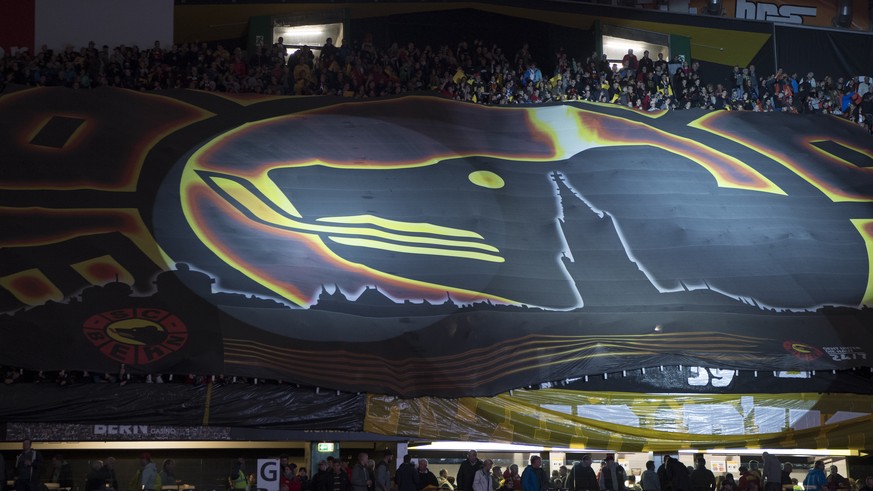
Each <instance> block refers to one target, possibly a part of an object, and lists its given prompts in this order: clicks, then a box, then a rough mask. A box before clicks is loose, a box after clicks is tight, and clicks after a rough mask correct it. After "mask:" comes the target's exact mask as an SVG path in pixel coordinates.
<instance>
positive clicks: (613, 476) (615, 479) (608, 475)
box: [600, 50, 632, 491]
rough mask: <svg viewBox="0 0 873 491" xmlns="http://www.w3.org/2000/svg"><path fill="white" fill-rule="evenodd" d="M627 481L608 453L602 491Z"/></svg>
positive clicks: (619, 489) (620, 488)
mask: <svg viewBox="0 0 873 491" xmlns="http://www.w3.org/2000/svg"><path fill="white" fill-rule="evenodd" d="M630 51H632V50H630ZM625 481H627V474H626V473H625V471H624V467H622V466H620V465H618V464H616V463H615V454H611V453H610V454H606V467H604V468H603V469H601V471H600V489H601V491H625Z"/></svg>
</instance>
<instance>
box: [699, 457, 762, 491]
mask: <svg viewBox="0 0 873 491" xmlns="http://www.w3.org/2000/svg"><path fill="white" fill-rule="evenodd" d="M691 490H692V491H715V475H714V474H713V473H712V471H711V470H709V469H707V468H706V460H705V459H704V458H703V457H700V458H698V459H697V467H695V468H694V470H693V471H691ZM777 491H778V490H777Z"/></svg>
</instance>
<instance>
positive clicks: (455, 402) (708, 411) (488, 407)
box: [364, 381, 873, 452]
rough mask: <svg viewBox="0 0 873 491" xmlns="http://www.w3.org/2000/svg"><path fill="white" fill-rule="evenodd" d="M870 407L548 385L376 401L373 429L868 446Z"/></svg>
mask: <svg viewBox="0 0 873 491" xmlns="http://www.w3.org/2000/svg"><path fill="white" fill-rule="evenodd" d="M620 383H621V382H620V381H617V382H616V385H618V386H620ZM871 407H873V398H871V397H870V396H866V395H865V396H851V395H845V394H841V395H816V394H782V395H778V396H777V395H760V394H758V395H754V394H745V395H708V396H705V395H700V394H697V395H693V396H683V395H678V394H670V395H652V394H631V393H620V392H596V393H594V392H581V391H580V392H575V391H564V390H555V389H545V390H539V391H526V390H519V391H514V392H513V393H512V394H511V395H510V394H504V395H499V396H496V397H490V398H484V397H482V398H460V399H439V398H433V397H421V398H416V399H399V398H396V397H391V396H379V395H370V396H369V397H368V398H367V418H366V421H365V425H364V428H365V430H367V431H371V432H376V433H384V434H389V435H398V436H408V437H414V438H421V439H425V440H435V441H438V440H465V441H496V442H515V443H521V444H534V445H543V446H555V447H562V448H576V449H580V450H581V449H609V450H613V451H619V452H641V451H643V452H645V451H671V452H672V451H676V450H682V449H699V450H703V449H713V448H848V449H866V448H869V444H870V441H871V439H873V424H871V423H873V415H871V412H870V408H871ZM821 421H824V422H825V423H824V424H822V423H821Z"/></svg>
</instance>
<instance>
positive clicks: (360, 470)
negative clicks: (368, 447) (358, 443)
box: [351, 452, 373, 491]
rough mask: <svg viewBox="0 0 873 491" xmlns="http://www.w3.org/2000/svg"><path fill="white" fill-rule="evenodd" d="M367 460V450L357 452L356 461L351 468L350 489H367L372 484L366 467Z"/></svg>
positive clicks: (356, 490)
mask: <svg viewBox="0 0 873 491" xmlns="http://www.w3.org/2000/svg"><path fill="white" fill-rule="evenodd" d="M368 460H370V456H369V455H367V452H360V453H359V454H358V461H357V462H356V463H355V466H354V467H353V468H352V479H351V482H352V491H368V488H369V487H370V486H372V485H373V479H372V478H371V477H370V470H369V469H368V468H367V461H368Z"/></svg>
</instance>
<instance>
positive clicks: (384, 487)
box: [376, 450, 394, 491]
mask: <svg viewBox="0 0 873 491" xmlns="http://www.w3.org/2000/svg"><path fill="white" fill-rule="evenodd" d="M393 461H394V454H393V453H392V452H391V451H390V450H385V452H384V453H383V454H382V460H380V461H379V463H378V464H377V465H376V491H391V462H393Z"/></svg>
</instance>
